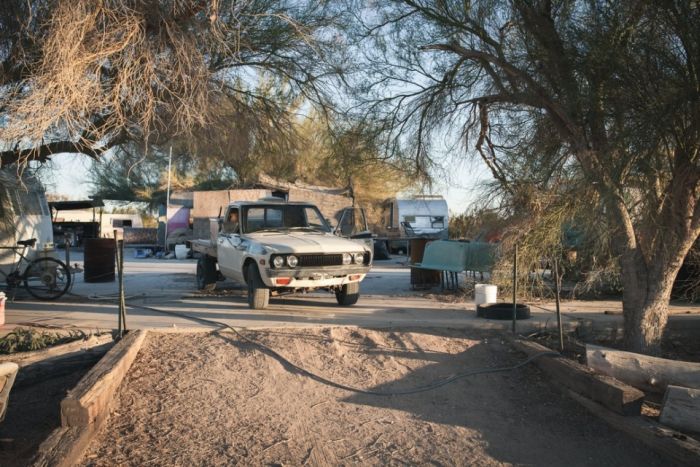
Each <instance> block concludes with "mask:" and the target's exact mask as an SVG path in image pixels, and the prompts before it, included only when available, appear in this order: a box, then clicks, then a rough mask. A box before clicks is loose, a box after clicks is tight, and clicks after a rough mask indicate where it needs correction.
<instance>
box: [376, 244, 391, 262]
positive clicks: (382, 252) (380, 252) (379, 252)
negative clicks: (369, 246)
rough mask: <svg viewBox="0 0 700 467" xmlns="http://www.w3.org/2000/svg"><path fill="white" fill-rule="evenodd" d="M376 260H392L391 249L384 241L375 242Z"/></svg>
mask: <svg viewBox="0 0 700 467" xmlns="http://www.w3.org/2000/svg"><path fill="white" fill-rule="evenodd" d="M374 259H391V256H389V248H388V247H387V245H386V242H385V241H384V240H379V241H375V242H374Z"/></svg>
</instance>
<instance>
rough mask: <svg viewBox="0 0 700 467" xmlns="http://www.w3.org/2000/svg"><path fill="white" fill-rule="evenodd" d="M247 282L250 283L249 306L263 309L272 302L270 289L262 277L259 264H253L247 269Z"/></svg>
mask: <svg viewBox="0 0 700 467" xmlns="http://www.w3.org/2000/svg"><path fill="white" fill-rule="evenodd" d="M246 282H247V283H248V308H252V309H253V310H262V309H265V308H267V305H268V304H269V303H270V289H268V288H267V287H266V286H265V283H264V282H263V281H262V278H261V277H260V271H258V266H257V265H255V264H251V265H250V266H248V269H247V270H246Z"/></svg>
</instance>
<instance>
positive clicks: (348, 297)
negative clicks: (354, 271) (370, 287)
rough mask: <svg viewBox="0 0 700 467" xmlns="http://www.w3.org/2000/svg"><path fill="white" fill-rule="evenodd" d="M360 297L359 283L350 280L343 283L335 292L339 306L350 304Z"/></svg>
mask: <svg viewBox="0 0 700 467" xmlns="http://www.w3.org/2000/svg"><path fill="white" fill-rule="evenodd" d="M359 298H360V283H359V282H350V283H348V284H345V285H344V286H343V287H342V288H341V289H340V290H338V291H337V292H336V293H335V299H336V300H337V301H338V305H340V306H351V305H354V304H355V303H357V300H359Z"/></svg>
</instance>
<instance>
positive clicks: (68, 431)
mask: <svg viewBox="0 0 700 467" xmlns="http://www.w3.org/2000/svg"><path fill="white" fill-rule="evenodd" d="M105 420H106V416H103V417H100V418H98V419H97V420H96V421H95V423H91V424H89V425H87V426H61V427H58V428H56V429H55V430H54V431H52V432H51V434H50V435H49V437H48V438H46V439H45V440H44V442H43V443H41V445H40V446H39V449H38V450H37V452H36V454H35V455H34V458H33V459H32V461H31V462H30V463H29V465H32V466H34V467H72V466H74V465H77V464H78V463H80V461H81V459H82V457H83V454H84V453H85V450H86V449H87V448H88V446H89V445H90V442H91V441H92V439H93V438H94V437H95V435H97V433H98V432H99V430H100V428H101V427H102V425H103V424H104V421H105Z"/></svg>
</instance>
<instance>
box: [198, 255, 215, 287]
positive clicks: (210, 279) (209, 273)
mask: <svg viewBox="0 0 700 467" xmlns="http://www.w3.org/2000/svg"><path fill="white" fill-rule="evenodd" d="M218 277H219V273H218V271H217V270H216V260H215V259H214V258H212V257H211V256H209V255H204V256H202V257H200V258H199V259H198V260H197V288H198V289H199V290H214V289H215V288H216V280H217V279H218Z"/></svg>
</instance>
